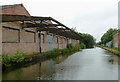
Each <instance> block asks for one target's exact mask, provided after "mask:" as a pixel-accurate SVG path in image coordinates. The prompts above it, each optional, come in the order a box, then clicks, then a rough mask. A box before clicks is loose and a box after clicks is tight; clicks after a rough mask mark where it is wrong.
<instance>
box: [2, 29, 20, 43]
mask: <svg viewBox="0 0 120 82" xmlns="http://www.w3.org/2000/svg"><path fill="white" fill-rule="evenodd" d="M2 36H3V37H2V40H3V42H8V43H11V42H13V43H14V42H15V43H16V42H19V30H16V29H12V28H6V27H3V32H2Z"/></svg>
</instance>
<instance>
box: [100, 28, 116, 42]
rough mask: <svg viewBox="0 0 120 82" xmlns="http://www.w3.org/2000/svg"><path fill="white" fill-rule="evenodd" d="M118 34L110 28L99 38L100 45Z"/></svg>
mask: <svg viewBox="0 0 120 82" xmlns="http://www.w3.org/2000/svg"><path fill="white" fill-rule="evenodd" d="M117 32H118V30H117V29H112V28H110V29H109V30H108V31H107V32H106V33H104V35H103V36H102V37H101V43H102V44H105V43H107V42H109V41H111V40H112V39H113V36H114V35H115V34H116V33H117Z"/></svg>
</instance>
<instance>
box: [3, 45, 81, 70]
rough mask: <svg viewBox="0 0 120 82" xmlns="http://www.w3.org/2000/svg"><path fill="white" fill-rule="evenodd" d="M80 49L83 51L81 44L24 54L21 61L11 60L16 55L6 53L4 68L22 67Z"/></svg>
mask: <svg viewBox="0 0 120 82" xmlns="http://www.w3.org/2000/svg"><path fill="white" fill-rule="evenodd" d="M78 51H81V47H80V45H76V46H70V47H68V48H64V49H54V50H52V51H49V52H44V53H38V54H31V55H23V60H21V61H20V62H17V61H18V60H15V61H12V60H11V59H12V58H15V57H10V56H8V55H6V56H5V55H4V56H5V57H3V58H4V59H5V60H4V59H3V58H2V59H3V60H2V67H3V70H4V69H6V68H10V67H12V66H19V67H20V66H24V65H26V64H30V63H36V62H38V61H39V62H41V61H44V60H46V59H49V58H52V57H57V56H59V55H71V54H73V53H75V52H78ZM8 57H9V58H8ZM21 58H22V57H21ZM7 60H8V61H7ZM6 61H7V62H6Z"/></svg>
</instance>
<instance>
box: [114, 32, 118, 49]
mask: <svg viewBox="0 0 120 82" xmlns="http://www.w3.org/2000/svg"><path fill="white" fill-rule="evenodd" d="M113 46H114V47H118V34H116V35H114V36H113Z"/></svg>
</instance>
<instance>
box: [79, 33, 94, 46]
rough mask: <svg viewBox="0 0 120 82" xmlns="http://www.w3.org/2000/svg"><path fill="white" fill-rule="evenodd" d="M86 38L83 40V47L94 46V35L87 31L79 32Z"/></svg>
mask: <svg viewBox="0 0 120 82" xmlns="http://www.w3.org/2000/svg"><path fill="white" fill-rule="evenodd" d="M79 34H80V35H81V36H82V37H83V38H84V40H82V41H81V42H80V43H81V45H82V47H83V48H93V47H94V45H95V39H94V37H93V36H92V35H90V34H85V33H79Z"/></svg>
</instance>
